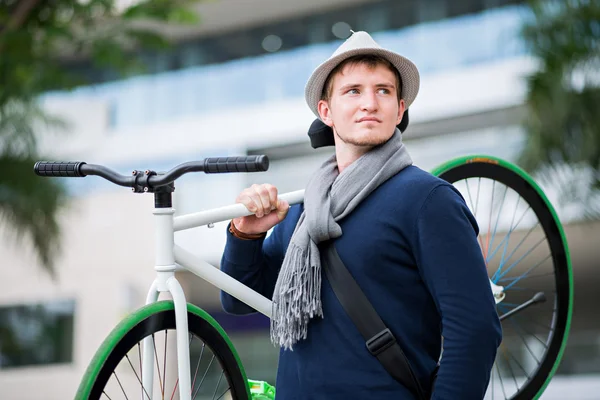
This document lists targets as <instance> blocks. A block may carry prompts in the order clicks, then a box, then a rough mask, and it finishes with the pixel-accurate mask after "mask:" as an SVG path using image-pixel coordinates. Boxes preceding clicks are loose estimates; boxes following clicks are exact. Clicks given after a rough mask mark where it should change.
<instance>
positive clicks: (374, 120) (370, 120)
mask: <svg viewBox="0 0 600 400" xmlns="http://www.w3.org/2000/svg"><path fill="white" fill-rule="evenodd" d="M356 122H381V120H380V119H379V118H375V117H363V118H361V119H359V120H358V121H356Z"/></svg>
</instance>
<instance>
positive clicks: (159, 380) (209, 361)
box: [76, 301, 250, 400]
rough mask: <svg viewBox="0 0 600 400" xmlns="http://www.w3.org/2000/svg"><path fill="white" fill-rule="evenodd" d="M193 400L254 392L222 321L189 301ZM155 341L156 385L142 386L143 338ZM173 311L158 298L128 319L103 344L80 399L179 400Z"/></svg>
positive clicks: (240, 396)
mask: <svg viewBox="0 0 600 400" xmlns="http://www.w3.org/2000/svg"><path fill="white" fill-rule="evenodd" d="M187 309H188V330H189V334H190V335H189V336H190V373H191V382H192V393H191V395H192V399H220V400H223V399H234V400H238V399H244V400H248V399H249V398H250V391H249V388H248V383H247V379H246V375H245V372H244V369H243V367H242V364H241V361H240V359H239V357H238V355H237V353H236V351H235V349H234V347H233V345H232V344H231V342H230V341H229V339H228V337H227V335H226V334H225V332H224V331H223V329H222V328H221V327H220V326H219V324H218V323H217V322H216V321H215V320H214V319H213V318H212V317H211V316H210V315H208V314H207V313H206V312H205V311H203V310H201V309H200V308H198V307H196V306H194V305H191V304H188V305H187ZM148 336H151V337H152V343H153V345H154V351H153V353H154V356H155V357H154V360H153V366H154V387H152V388H142V383H141V382H142V379H141V378H142V371H141V370H142V363H141V359H142V352H143V350H142V348H143V346H142V343H143V339H144V338H146V337H148ZM177 376H178V375H177V352H176V334H175V311H174V305H173V302H172V301H159V302H156V303H152V304H149V305H147V306H145V307H142V308H141V309H139V310H137V311H136V312H134V313H133V314H131V315H130V316H129V317H127V318H126V319H124V320H123V321H122V322H121V323H120V324H119V325H118V326H117V327H116V328H115V329H114V330H113V331H112V332H111V334H110V335H109V336H108V337H107V338H106V340H105V341H104V342H103V344H102V345H101V346H100V348H99V349H98V351H97V352H96V355H95V356H94V358H93V359H92V362H91V363H90V365H89V366H88V368H87V371H86V373H85V375H84V377H83V379H82V381H81V384H80V385H79V390H78V391H77V395H76V399H78V400H83V399H86V400H87V399H90V400H96V399H106V400H114V399H123V398H128V399H144V400H146V399H149V398H150V399H155V398H160V399H165V398H167V399H179V391H178V381H179V379H178V377H177Z"/></svg>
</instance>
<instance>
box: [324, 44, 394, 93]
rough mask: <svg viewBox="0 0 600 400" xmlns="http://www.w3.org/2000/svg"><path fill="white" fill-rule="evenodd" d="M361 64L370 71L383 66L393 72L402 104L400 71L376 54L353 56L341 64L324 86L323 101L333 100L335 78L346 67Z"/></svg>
mask: <svg viewBox="0 0 600 400" xmlns="http://www.w3.org/2000/svg"><path fill="white" fill-rule="evenodd" d="M361 64H362V65H366V66H367V67H368V68H369V69H375V68H376V67H377V66H378V65H383V66H385V67H387V68H388V69H389V70H390V71H392V72H393V73H394V76H395V77H396V94H397V96H398V102H400V99H402V78H401V77H400V73H398V70H397V69H396V67H394V65H393V64H392V63H391V62H389V61H388V60H386V59H385V58H383V57H381V56H378V55H374V54H360V55H357V56H352V57H350V58H347V59H345V60H344V61H342V62H341V63H339V64H338V65H337V66H336V67H335V68H334V69H333V70H332V71H331V72H330V73H329V76H327V79H326V80H325V84H324V85H323V93H321V100H325V101H329V99H330V98H331V92H332V91H333V78H334V77H335V76H336V75H337V74H338V73H340V72H341V71H342V70H343V69H344V67H345V66H346V65H352V66H356V65H361Z"/></svg>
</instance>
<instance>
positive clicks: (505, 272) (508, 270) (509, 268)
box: [498, 237, 546, 279]
mask: <svg viewBox="0 0 600 400" xmlns="http://www.w3.org/2000/svg"><path fill="white" fill-rule="evenodd" d="M523 240H524V239H523ZM545 240H546V238H545V237H544V238H542V239H540V241H539V242H537V243H536V244H535V246H533V247H532V248H531V249H529V250H527V252H526V253H525V254H524V255H523V256H521V258H519V259H518V260H517V261H515V262H514V263H512V264H511V265H510V267H508V268H507V269H506V270H505V271H504V272H503V273H502V274H501V275H500V276H499V277H498V279H499V278H502V277H503V276H505V275H506V274H508V273H509V272H510V270H512V269H513V268H514V267H515V265H517V264H518V263H520V262H521V261H522V260H523V259H524V258H525V257H527V256H528V255H529V254H531V252H532V251H533V250H535V249H536V248H537V247H538V246H539V245H540V244H541V243H542V242H544V241H545ZM521 243H523V241H521ZM519 246H521V244H519ZM517 248H518V247H517ZM515 251H517V249H515V250H514V251H513V252H512V253H511V255H510V256H509V258H508V260H510V258H511V257H512V256H513V254H514V253H515ZM508 260H506V261H507V262H508Z"/></svg>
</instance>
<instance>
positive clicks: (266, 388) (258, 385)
mask: <svg viewBox="0 0 600 400" xmlns="http://www.w3.org/2000/svg"><path fill="white" fill-rule="evenodd" d="M248 386H250V394H251V395H252V400H274V399H275V386H273V385H270V384H269V383H267V382H265V381H256V380H252V379H248Z"/></svg>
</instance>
